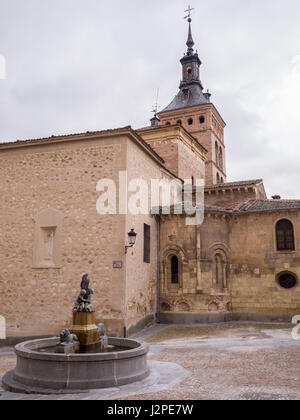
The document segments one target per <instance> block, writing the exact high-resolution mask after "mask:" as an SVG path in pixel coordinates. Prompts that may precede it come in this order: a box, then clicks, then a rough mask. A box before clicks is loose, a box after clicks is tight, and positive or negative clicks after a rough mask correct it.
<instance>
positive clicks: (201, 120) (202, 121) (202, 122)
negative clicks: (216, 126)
mask: <svg viewBox="0 0 300 420" xmlns="http://www.w3.org/2000/svg"><path fill="white" fill-rule="evenodd" d="M199 122H200V124H204V123H205V117H204V116H203V115H202V116H201V117H200V118H199Z"/></svg>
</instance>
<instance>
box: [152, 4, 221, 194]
mask: <svg viewBox="0 0 300 420" xmlns="http://www.w3.org/2000/svg"><path fill="white" fill-rule="evenodd" d="M192 10H193V9H191V8H190V7H189V9H188V10H187V12H188V15H187V16H186V18H187V19H188V25H189V27H188V39H187V43H186V45H187V52H186V53H185V54H184V56H183V57H182V59H181V60H180V63H181V65H182V80H181V82H180V85H179V92H178V94H177V95H176V96H175V98H174V99H173V101H172V102H171V103H170V104H169V105H168V106H167V107H166V108H165V109H163V110H162V111H161V112H159V113H158V114H157V116H158V118H159V120H160V122H159V125H160V126H165V125H173V124H180V125H182V126H183V127H184V128H185V129H186V130H187V131H188V132H189V133H190V134H192V135H193V136H194V137H195V138H196V139H197V140H198V142H199V143H201V145H202V146H204V147H205V149H207V151H208V154H207V158H206V164H205V184H206V185H207V186H208V185H215V184H222V183H225V182H226V180H227V175H226V164H225V162H226V160H225V143H224V128H225V126H226V124H225V122H224V120H223V119H222V117H221V115H220V114H219V112H218V111H217V109H216V107H215V106H214V105H213V104H212V103H211V101H210V99H211V94H210V93H209V91H207V92H204V91H203V90H204V88H203V84H202V82H201V79H200V67H201V64H202V62H201V60H200V58H199V55H198V52H197V51H196V52H195V51H194V45H195V43H194V40H193V36H192V27H191V23H192V19H191V11H192Z"/></svg>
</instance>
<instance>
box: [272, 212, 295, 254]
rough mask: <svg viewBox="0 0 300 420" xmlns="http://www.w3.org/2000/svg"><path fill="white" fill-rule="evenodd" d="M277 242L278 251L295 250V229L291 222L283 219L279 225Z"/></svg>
mask: <svg viewBox="0 0 300 420" xmlns="http://www.w3.org/2000/svg"><path fill="white" fill-rule="evenodd" d="M276 240H277V251H294V250H295V239H294V227H293V224H292V223H291V222H290V221H289V220H287V219H282V220H279V222H278V223H277V225H276Z"/></svg>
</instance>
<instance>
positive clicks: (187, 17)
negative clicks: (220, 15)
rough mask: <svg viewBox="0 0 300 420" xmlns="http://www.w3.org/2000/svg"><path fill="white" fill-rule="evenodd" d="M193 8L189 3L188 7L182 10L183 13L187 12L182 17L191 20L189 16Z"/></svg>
mask: <svg viewBox="0 0 300 420" xmlns="http://www.w3.org/2000/svg"><path fill="white" fill-rule="evenodd" d="M193 10H195V8H192V7H191V6H190V5H189V7H188V9H187V10H185V11H184V13H187V15H186V16H185V17H184V19H188V20H189V22H191V20H192V19H191V16H192V11H193Z"/></svg>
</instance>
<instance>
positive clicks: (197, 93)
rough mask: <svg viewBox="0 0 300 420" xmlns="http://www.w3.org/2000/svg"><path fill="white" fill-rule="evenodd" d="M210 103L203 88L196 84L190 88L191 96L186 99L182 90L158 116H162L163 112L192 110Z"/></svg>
mask: <svg viewBox="0 0 300 420" xmlns="http://www.w3.org/2000/svg"><path fill="white" fill-rule="evenodd" d="M208 103H209V100H208V99H207V98H206V97H205V96H204V93H203V91H202V89H201V87H200V86H199V85H197V84H195V85H192V86H189V95H188V96H187V97H186V98H185V95H184V93H183V92H182V90H180V91H179V93H178V94H177V95H176V96H175V98H174V99H173V101H172V102H171V103H170V104H169V105H168V106H167V107H166V108H164V109H163V110H162V111H160V112H159V113H158V115H160V114H162V113H163V112H168V111H174V110H175V109H182V108H190V107H192V106H196V105H203V104H208Z"/></svg>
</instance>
